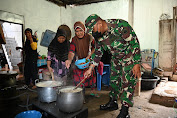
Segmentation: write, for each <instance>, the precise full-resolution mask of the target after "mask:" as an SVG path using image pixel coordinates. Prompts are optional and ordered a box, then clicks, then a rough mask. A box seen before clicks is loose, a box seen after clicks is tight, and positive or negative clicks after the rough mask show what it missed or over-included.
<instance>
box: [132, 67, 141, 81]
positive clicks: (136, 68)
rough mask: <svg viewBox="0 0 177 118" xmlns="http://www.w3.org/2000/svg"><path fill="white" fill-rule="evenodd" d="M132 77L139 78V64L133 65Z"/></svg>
mask: <svg viewBox="0 0 177 118" xmlns="http://www.w3.org/2000/svg"><path fill="white" fill-rule="evenodd" d="M133 75H134V77H135V78H140V77H141V71H140V64H136V65H134V67H133Z"/></svg>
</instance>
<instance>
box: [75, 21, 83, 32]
mask: <svg viewBox="0 0 177 118" xmlns="http://www.w3.org/2000/svg"><path fill="white" fill-rule="evenodd" d="M77 28H80V29H82V30H83V31H84V32H85V26H84V24H83V23H82V22H81V21H77V22H76V23H75V24H74V30H75V31H76V29H77Z"/></svg>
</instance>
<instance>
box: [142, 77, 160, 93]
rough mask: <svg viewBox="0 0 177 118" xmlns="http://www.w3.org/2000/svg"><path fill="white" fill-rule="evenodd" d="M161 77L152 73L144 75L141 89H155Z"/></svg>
mask: <svg viewBox="0 0 177 118" xmlns="http://www.w3.org/2000/svg"><path fill="white" fill-rule="evenodd" d="M159 79H160V78H159V77H158V76H151V75H142V78H141V89H142V90H151V89H154V88H155V87H156V85H157V81H158V80H159Z"/></svg>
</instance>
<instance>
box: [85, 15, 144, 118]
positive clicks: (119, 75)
mask: <svg viewBox="0 0 177 118" xmlns="http://www.w3.org/2000/svg"><path fill="white" fill-rule="evenodd" d="M85 25H86V28H87V32H88V33H90V34H92V36H93V37H94V38H95V40H96V49H95V53H94V54H93V55H92V59H93V64H91V65H90V67H89V69H88V71H87V72H85V75H84V76H85V77H87V76H90V74H91V71H92V69H93V68H94V67H95V66H97V65H98V63H99V61H100V59H101V57H102V55H103V50H107V51H109V52H110V53H111V54H112V60H111V81H110V86H111V92H110V93H109V96H110V100H109V102H108V103H107V104H105V105H100V109H101V110H116V109H118V104H117V98H118V97H119V98H120V100H121V103H122V107H121V110H120V113H119V115H118V116H117V118H130V116H129V113H128V109H129V107H132V106H133V94H134V89H135V85H136V81H137V78H140V77H141V72H140V62H141V55H140V45H139V42H138V38H137V36H136V34H135V32H134V30H133V29H132V27H131V26H130V25H129V24H128V22H126V21H124V20H122V19H107V20H102V19H101V18H100V17H99V16H98V15H96V14H92V15H90V16H89V17H88V18H87V19H86V20H85Z"/></svg>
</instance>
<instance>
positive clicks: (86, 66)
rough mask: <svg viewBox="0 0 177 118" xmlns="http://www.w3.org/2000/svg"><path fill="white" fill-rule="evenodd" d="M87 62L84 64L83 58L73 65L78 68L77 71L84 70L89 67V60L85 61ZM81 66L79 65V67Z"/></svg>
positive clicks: (84, 59)
mask: <svg viewBox="0 0 177 118" xmlns="http://www.w3.org/2000/svg"><path fill="white" fill-rule="evenodd" d="M87 60H88V62H87V63H85V62H86V58H83V59H79V60H77V61H76V62H75V65H76V66H77V67H78V68H79V69H85V68H88V67H89V63H90V59H87ZM81 63H85V64H81ZM80 64H81V65H80Z"/></svg>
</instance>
